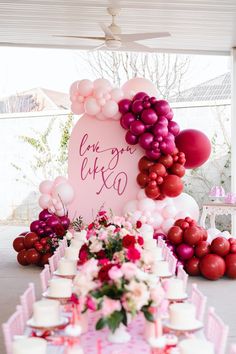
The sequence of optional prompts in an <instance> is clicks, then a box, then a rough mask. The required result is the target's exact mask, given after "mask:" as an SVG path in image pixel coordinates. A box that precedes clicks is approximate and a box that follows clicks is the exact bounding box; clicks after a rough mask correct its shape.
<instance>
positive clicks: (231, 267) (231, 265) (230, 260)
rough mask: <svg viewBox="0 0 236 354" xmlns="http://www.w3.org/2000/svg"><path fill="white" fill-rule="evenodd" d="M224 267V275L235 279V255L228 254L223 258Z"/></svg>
mask: <svg viewBox="0 0 236 354" xmlns="http://www.w3.org/2000/svg"><path fill="white" fill-rule="evenodd" d="M225 265H226V272H225V274H226V275H227V277H229V278H232V279H236V254H233V253H231V254H228V255H227V256H226V257H225Z"/></svg>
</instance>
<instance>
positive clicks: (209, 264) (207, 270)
mask: <svg viewBox="0 0 236 354" xmlns="http://www.w3.org/2000/svg"><path fill="white" fill-rule="evenodd" d="M199 267H200V272H201V274H202V275H203V276H204V277H205V278H207V279H209V280H217V279H219V278H221V277H223V275H224V273H225V261H224V259H223V258H222V257H220V256H218V255H217V254H212V253H210V254H207V255H206V256H204V257H203V258H201V259H200V264H199Z"/></svg>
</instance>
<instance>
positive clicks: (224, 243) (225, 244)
mask: <svg viewBox="0 0 236 354" xmlns="http://www.w3.org/2000/svg"><path fill="white" fill-rule="evenodd" d="M229 251H230V243H229V241H228V240H227V239H226V238H224V237H216V238H215V239H214V240H213V241H212V243H211V252H212V253H215V254H218V256H221V257H225V256H226V255H227V254H228V253H229Z"/></svg>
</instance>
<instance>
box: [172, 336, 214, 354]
mask: <svg viewBox="0 0 236 354" xmlns="http://www.w3.org/2000/svg"><path fill="white" fill-rule="evenodd" d="M178 347H179V352H180V354H214V346H213V343H211V342H209V341H206V340H203V339H197V338H192V339H185V340H183V341H182V342H180V343H179V345H178Z"/></svg>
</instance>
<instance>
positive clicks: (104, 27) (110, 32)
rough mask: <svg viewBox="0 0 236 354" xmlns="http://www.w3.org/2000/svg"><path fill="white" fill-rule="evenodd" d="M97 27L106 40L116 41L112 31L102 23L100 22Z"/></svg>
mask: <svg viewBox="0 0 236 354" xmlns="http://www.w3.org/2000/svg"><path fill="white" fill-rule="evenodd" d="M99 26H100V27H101V29H102V30H103V32H104V33H105V35H106V37H107V38H111V39H116V37H115V36H114V34H113V33H112V31H111V30H110V29H109V28H108V27H107V26H106V25H105V24H104V23H102V22H100V23H99Z"/></svg>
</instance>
